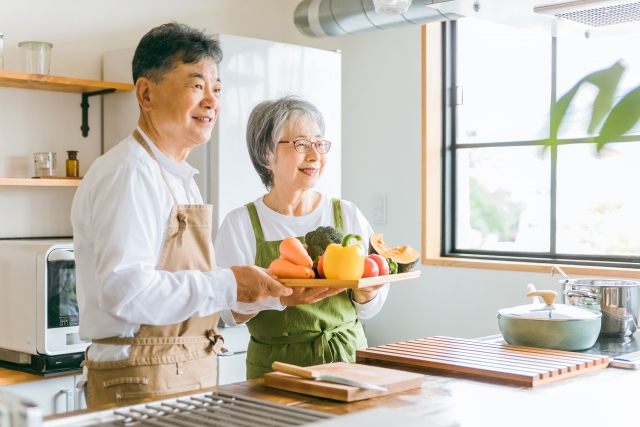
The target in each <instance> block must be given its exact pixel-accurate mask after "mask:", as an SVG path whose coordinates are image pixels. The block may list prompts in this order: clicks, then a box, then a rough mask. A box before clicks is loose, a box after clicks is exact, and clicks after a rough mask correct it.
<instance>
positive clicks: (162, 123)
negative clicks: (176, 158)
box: [149, 59, 221, 147]
mask: <svg viewBox="0 0 640 427" xmlns="http://www.w3.org/2000/svg"><path fill="white" fill-rule="evenodd" d="M220 91H221V85H220V79H219V78H218V67H217V66H216V64H215V62H213V60H212V59H204V60H202V61H200V62H198V63H196V64H184V63H180V64H178V65H177V66H176V68H175V69H174V70H173V71H171V72H169V73H167V74H165V76H164V78H163V79H162V81H161V82H160V83H158V84H154V83H153V82H151V83H150V88H149V96H150V105H151V109H150V111H149V116H150V119H151V122H152V125H153V126H154V128H155V129H156V130H157V131H158V132H159V133H160V136H161V137H162V138H166V139H170V140H174V141H181V142H184V144H185V145H187V146H191V147H195V146H197V145H200V144H204V143H205V142H207V141H209V139H211V131H212V130H213V125H214V124H215V122H216V119H217V118H218V114H219V113H220Z"/></svg>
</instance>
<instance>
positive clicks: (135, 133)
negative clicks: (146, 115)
mask: <svg viewBox="0 0 640 427" xmlns="http://www.w3.org/2000/svg"><path fill="white" fill-rule="evenodd" d="M133 137H134V138H135V140H136V141H138V144H140V145H142V148H144V149H145V150H146V151H147V153H149V155H150V156H151V158H152V159H153V160H155V161H156V163H158V167H159V168H160V175H162V179H163V180H164V183H165V184H166V185H167V188H168V189H169V193H171V197H172V198H173V203H174V204H176V205H177V204H178V199H176V196H175V195H174V194H173V191H172V190H171V186H170V185H169V181H167V177H166V176H165V174H164V170H163V169H162V166H160V162H158V159H156V156H155V155H154V154H153V151H151V147H149V144H147V141H145V140H144V138H143V137H142V135H141V134H140V132H138V129H136V130H134V131H133ZM191 196H192V197H193V193H191Z"/></svg>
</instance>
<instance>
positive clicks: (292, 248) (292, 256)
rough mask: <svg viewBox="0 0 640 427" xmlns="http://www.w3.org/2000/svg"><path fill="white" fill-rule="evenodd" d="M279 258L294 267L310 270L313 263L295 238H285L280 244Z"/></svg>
mask: <svg viewBox="0 0 640 427" xmlns="http://www.w3.org/2000/svg"><path fill="white" fill-rule="evenodd" d="M280 256H282V258H284V259H286V260H287V261H290V262H292V263H294V264H296V265H301V266H303V267H307V268H311V267H313V261H312V259H311V257H310V256H309V254H307V250H306V249H305V247H304V245H303V244H302V242H300V240H298V239H296V238H295V237H287V238H286V239H284V240H283V241H282V242H280Z"/></svg>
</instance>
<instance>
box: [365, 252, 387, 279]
mask: <svg viewBox="0 0 640 427" xmlns="http://www.w3.org/2000/svg"><path fill="white" fill-rule="evenodd" d="M369 258H370V259H372V260H374V261H375V262H376V264H378V271H379V273H378V276H386V275H388V274H389V263H388V262H387V260H386V259H384V257H383V256H382V255H378V254H371V255H369Z"/></svg>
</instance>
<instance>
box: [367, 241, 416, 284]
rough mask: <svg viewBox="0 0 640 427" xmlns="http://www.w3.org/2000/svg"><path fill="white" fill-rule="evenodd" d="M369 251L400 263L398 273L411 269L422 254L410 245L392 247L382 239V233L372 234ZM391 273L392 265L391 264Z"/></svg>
mask: <svg viewBox="0 0 640 427" xmlns="http://www.w3.org/2000/svg"><path fill="white" fill-rule="evenodd" d="M369 253H370V254H378V255H380V256H382V257H384V258H391V259H392V260H393V261H395V262H396V263H397V264H398V271H397V272H398V273H406V272H407V271H411V269H412V268H413V266H414V265H416V263H417V262H418V261H419V260H420V254H419V253H418V252H416V251H415V250H413V249H412V248H411V247H410V246H399V247H397V248H390V247H388V246H387V244H386V243H385V242H384V240H382V234H372V235H371V239H369ZM389 267H390V268H389V270H390V271H389V272H390V274H394V273H393V272H391V266H389Z"/></svg>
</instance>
